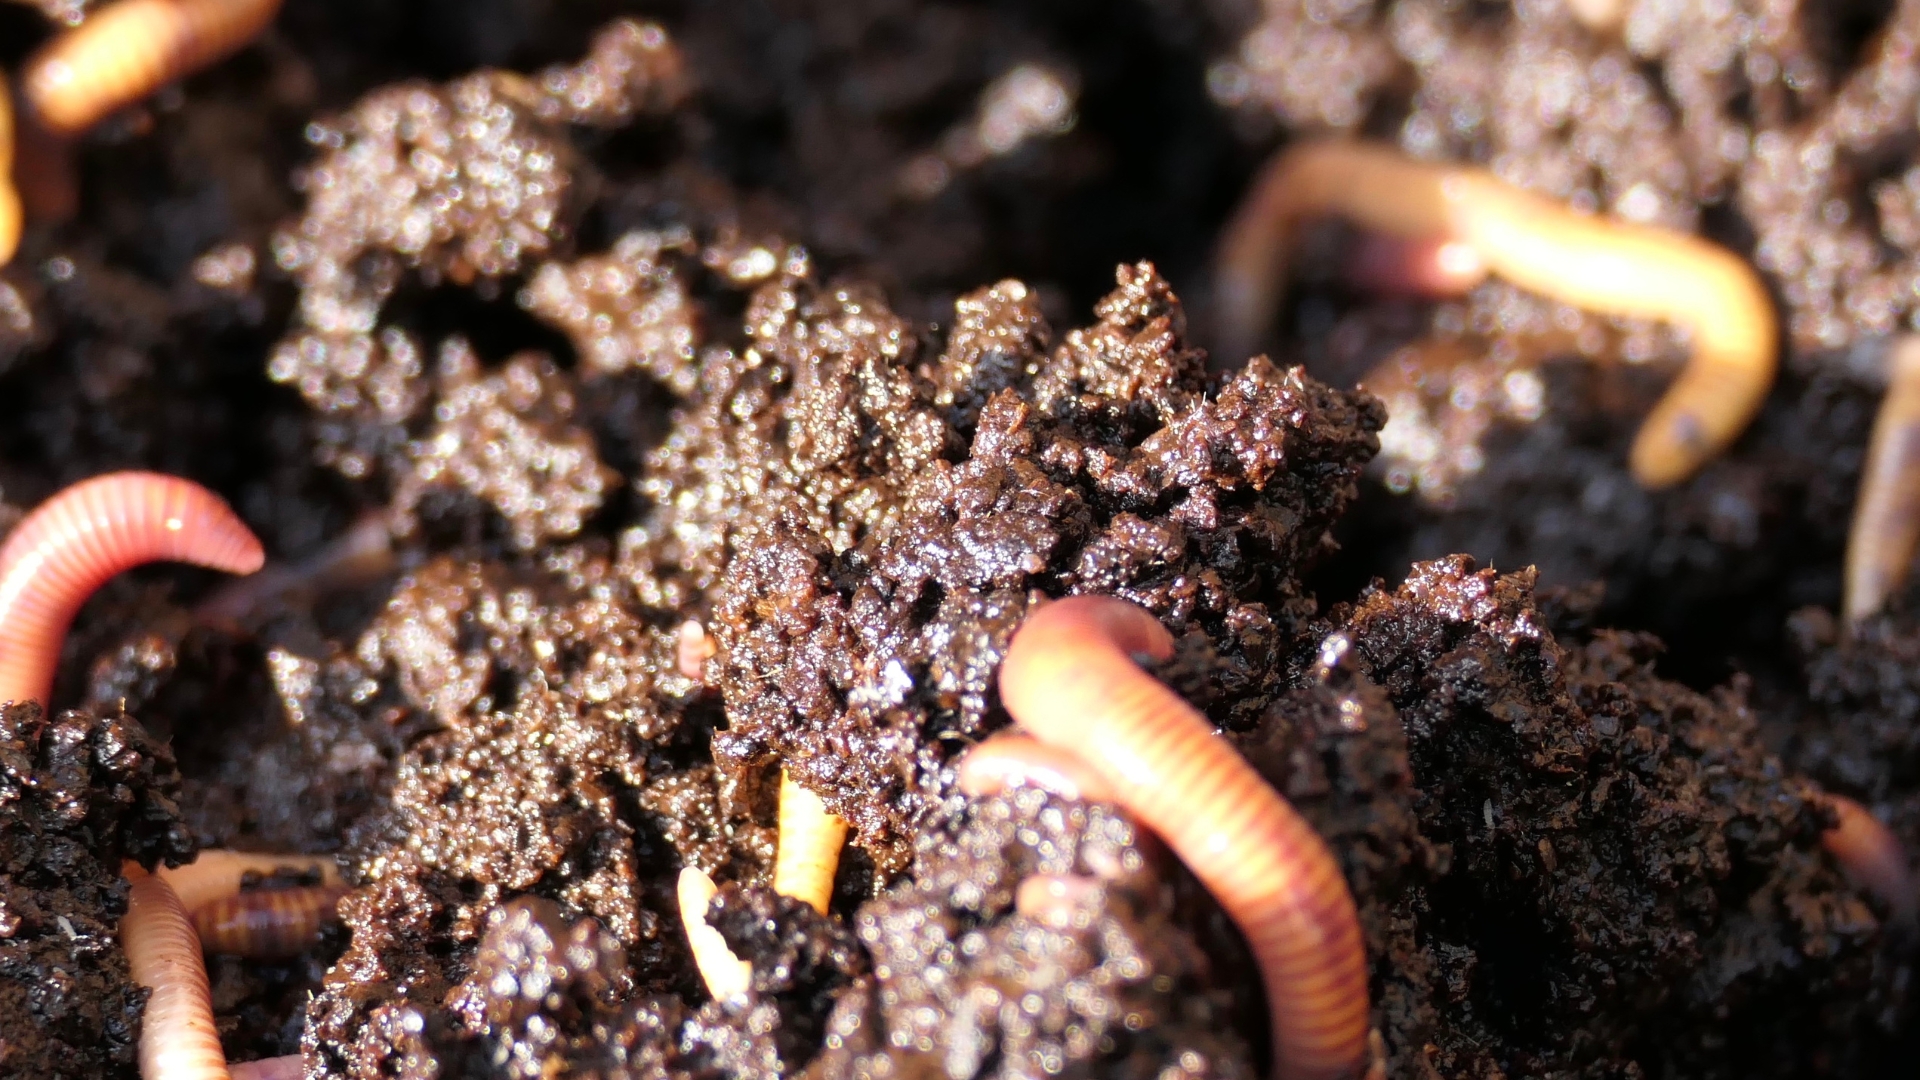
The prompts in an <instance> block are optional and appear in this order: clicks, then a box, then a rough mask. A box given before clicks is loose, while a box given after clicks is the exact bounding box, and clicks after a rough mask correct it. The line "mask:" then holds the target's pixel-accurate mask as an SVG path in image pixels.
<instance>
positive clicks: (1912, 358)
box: [1841, 334, 1920, 625]
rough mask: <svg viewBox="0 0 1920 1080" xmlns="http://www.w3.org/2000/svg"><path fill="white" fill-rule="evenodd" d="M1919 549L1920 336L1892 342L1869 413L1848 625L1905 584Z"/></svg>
mask: <svg viewBox="0 0 1920 1080" xmlns="http://www.w3.org/2000/svg"><path fill="white" fill-rule="evenodd" d="M1916 546H1920V335H1913V334H1909V335H1906V336H1903V337H1901V338H1899V339H1898V340H1896V341H1895V342H1894V343H1893V345H1892V347H1891V348H1889V349H1888V351H1887V395H1886V397H1885V398H1882V399H1881V402H1880V412H1879V414H1878V415H1877V416H1875V417H1874V421H1873V438H1872V440H1871V441H1870V442H1869V443H1868V444H1867V463H1866V466H1865V467H1864V468H1862V469H1861V470H1860V497H1859V498H1858V499H1857V500H1856V501H1855V503H1854V507H1853V528H1852V529H1850V530H1849V531H1848V532H1847V569H1846V596H1845V599H1844V600H1843V601H1842V602H1841V608H1842V610H1843V612H1844V614H1845V615H1846V621H1847V623H1848V624H1849V625H1851V624H1853V623H1857V622H1859V621H1860V620H1861V619H1864V618H1867V617H1868V616H1870V615H1872V614H1874V613H1875V612H1877V611H1879V610H1880V606H1881V605H1882V604H1884V603H1886V602H1887V597H1888V596H1890V595H1892V594H1893V593H1894V592H1896V591H1898V590H1899V589H1900V587H1901V586H1902V585H1904V584H1905V583H1906V580H1907V571H1908V568H1909V567H1910V565H1911V564H1912V562H1913V552H1914V548H1915V547H1916Z"/></svg>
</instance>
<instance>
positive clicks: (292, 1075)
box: [232, 1054, 306, 1080]
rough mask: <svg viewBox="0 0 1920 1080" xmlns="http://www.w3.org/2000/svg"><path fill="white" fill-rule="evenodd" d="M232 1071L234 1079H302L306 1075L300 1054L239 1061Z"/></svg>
mask: <svg viewBox="0 0 1920 1080" xmlns="http://www.w3.org/2000/svg"><path fill="white" fill-rule="evenodd" d="M232 1071H233V1080H301V1077H302V1076H304V1075H306V1074H305V1073H304V1072H303V1071H302V1068H301V1063H300V1055H299V1054H288V1055H287V1056H285V1057H271V1058H262V1059H261V1060H259V1061H241V1062H237V1063H235V1064H234V1065H233V1067H232Z"/></svg>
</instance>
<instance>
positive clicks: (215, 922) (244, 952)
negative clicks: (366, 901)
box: [192, 885, 347, 960]
mask: <svg viewBox="0 0 1920 1080" xmlns="http://www.w3.org/2000/svg"><path fill="white" fill-rule="evenodd" d="M346 894H347V890H346V889H345V888H344V887H342V886H339V885H308V886H298V887H295V888H291V889H253V890H250V891H247V892H243V893H237V894H235V895H233V896H224V897H221V898H220V899H218V900H215V901H213V902H212V903H210V904H207V905H205V906H203V907H198V908H194V909H192V918H193V929H194V932H195V933H197V934H199V935H200V945H201V947H202V948H204V949H206V951H208V952H215V953H227V954H230V955H233V956H244V957H247V958H249V959H256V960H279V959H284V958H286V957H289V956H298V955H300V954H301V953H303V952H306V951H307V950H308V949H311V948H313V947H314V945H316V944H318V943H319V941H320V931H321V930H322V929H323V928H324V927H325V926H326V925H327V924H328V923H330V922H334V921H337V920H338V919H339V917H340V916H339V912H338V910H337V908H338V907H339V904H340V898H341V897H342V896H345V895H346Z"/></svg>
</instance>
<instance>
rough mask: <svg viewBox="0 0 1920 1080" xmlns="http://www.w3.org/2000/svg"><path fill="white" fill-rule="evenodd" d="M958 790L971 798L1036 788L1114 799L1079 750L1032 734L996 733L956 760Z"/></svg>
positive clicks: (1072, 795)
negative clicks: (1070, 748)
mask: <svg viewBox="0 0 1920 1080" xmlns="http://www.w3.org/2000/svg"><path fill="white" fill-rule="evenodd" d="M959 774H960V790H961V791H962V792H964V793H966V794H967V795H970V796H972V797H974V798H976V799H981V798H986V797H989V796H993V795H998V794H1000V793H1001V792H1003V791H1005V790H1007V789H1008V788H1016V787H1037V788H1039V789H1040V790H1042V791H1044V792H1046V793H1047V794H1049V795H1057V796H1059V797H1060V798H1062V799H1079V800H1081V801H1083V802H1113V801H1114V795H1113V787H1112V786H1111V785H1109V784H1108V783H1107V782H1106V780H1105V779H1103V778H1102V777H1101V776H1100V774H1099V773H1097V772H1095V771H1094V770H1093V767H1092V766H1090V765H1088V764H1087V763H1086V762H1085V761H1083V760H1082V759H1081V758H1080V756H1079V755H1078V754H1075V753H1073V752H1071V751H1069V750H1063V749H1061V748H1059V747H1057V746H1048V745H1047V744H1046V743H1043V742H1041V741H1040V740H1039V739H1036V738H1034V737H1033V736H1031V735H1022V734H1020V733H1018V732H1011V731H1008V732H1001V733H1000V734H998V735H995V736H994V737H992V738H990V739H988V740H987V741H986V742H983V743H981V744H980V745H978V746H976V747H974V748H973V749H971V750H969V751H967V756H965V757H963V758H961V759H960V765H959Z"/></svg>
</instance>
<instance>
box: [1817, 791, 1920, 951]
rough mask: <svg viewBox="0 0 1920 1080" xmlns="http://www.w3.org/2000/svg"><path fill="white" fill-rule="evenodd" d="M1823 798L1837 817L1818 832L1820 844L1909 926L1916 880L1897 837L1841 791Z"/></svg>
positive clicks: (1919, 899)
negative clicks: (1828, 825)
mask: <svg viewBox="0 0 1920 1080" xmlns="http://www.w3.org/2000/svg"><path fill="white" fill-rule="evenodd" d="M1824 801H1825V802H1826V804H1827V807H1828V808H1829V809H1831V810H1832V811H1833V815H1834V817H1836V818H1838V819H1839V821H1838V823H1837V824H1836V825H1834V827H1833V828H1831V829H1828V830H1827V831H1826V832H1824V833H1822V834H1821V835H1820V846H1822V847H1824V848H1826V849H1827V854H1829V855H1832V856H1833V858H1834V861H1835V862H1838V863H1839V864H1840V868H1841V869H1842V870H1844V871H1846V874H1847V877H1848V878H1849V879H1851V880H1852V881H1853V883H1854V884H1855V885H1858V886H1859V887H1860V888H1862V889H1865V890H1867V891H1868V892H1870V893H1872V894H1873V895H1875V896H1877V897H1879V898H1880V899H1881V900H1883V901H1885V902H1886V905H1887V908H1888V910H1889V911H1890V913H1891V914H1892V916H1893V919H1894V920H1895V921H1896V922H1902V923H1905V924H1907V925H1908V926H1912V925H1913V924H1914V921H1915V917H1916V915H1920V891H1917V890H1916V885H1920V883H1916V882H1915V880H1914V875H1913V866H1912V864H1911V863H1909V862H1908V860H1907V850H1906V848H1905V847H1904V846H1902V845H1901V843H1900V839H1899V837H1896V836H1894V835H1893V831H1892V830H1891V829H1889V828H1887V827H1886V826H1885V825H1883V824H1881V823H1880V819H1879V818H1877V817H1874V816H1873V812H1872V811H1870V810H1868V809H1867V808H1866V807H1864V806H1861V805H1860V804H1859V803H1857V802H1854V801H1853V800H1852V799H1849V798H1847V797H1846V796H1845V795H1827V796H1824Z"/></svg>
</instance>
